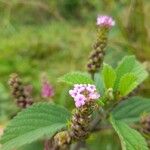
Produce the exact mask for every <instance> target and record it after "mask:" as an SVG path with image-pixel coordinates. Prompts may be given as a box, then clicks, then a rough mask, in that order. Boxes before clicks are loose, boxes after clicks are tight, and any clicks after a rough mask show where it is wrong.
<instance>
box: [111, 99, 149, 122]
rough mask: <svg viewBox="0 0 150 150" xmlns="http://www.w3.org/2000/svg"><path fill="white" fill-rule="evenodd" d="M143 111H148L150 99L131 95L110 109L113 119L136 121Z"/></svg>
mask: <svg viewBox="0 0 150 150" xmlns="http://www.w3.org/2000/svg"><path fill="white" fill-rule="evenodd" d="M144 113H150V99H148V98H143V97H133V98H129V99H128V100H126V101H123V102H122V103H120V104H119V105H117V106H116V107H115V108H114V110H113V111H112V115H113V117H114V118H115V120H120V121H125V122H128V123H132V122H137V121H139V120H140V117H141V115H142V114H144Z"/></svg>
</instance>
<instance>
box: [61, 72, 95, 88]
mask: <svg viewBox="0 0 150 150" xmlns="http://www.w3.org/2000/svg"><path fill="white" fill-rule="evenodd" d="M59 81H61V82H65V83H68V84H70V85H73V84H88V83H89V84H93V80H92V79H91V77H90V75H89V74H87V73H83V72H70V73H67V74H65V75H64V76H62V77H60V78H59Z"/></svg>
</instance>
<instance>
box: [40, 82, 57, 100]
mask: <svg viewBox="0 0 150 150" xmlns="http://www.w3.org/2000/svg"><path fill="white" fill-rule="evenodd" d="M41 95H42V97H44V98H51V97H53V96H54V89H53V87H52V86H51V85H50V84H49V83H48V81H45V82H43V84H42V91H41Z"/></svg>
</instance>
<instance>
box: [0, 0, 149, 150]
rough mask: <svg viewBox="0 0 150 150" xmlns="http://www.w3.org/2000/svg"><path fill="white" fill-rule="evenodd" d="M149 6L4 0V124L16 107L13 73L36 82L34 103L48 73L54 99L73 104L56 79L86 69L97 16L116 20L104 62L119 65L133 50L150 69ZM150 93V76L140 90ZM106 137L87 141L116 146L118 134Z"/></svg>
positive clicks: (0, 66) (0, 38) (94, 0)
mask: <svg viewBox="0 0 150 150" xmlns="http://www.w3.org/2000/svg"><path fill="white" fill-rule="evenodd" d="M149 10H150V1H149V0H0V18H1V21H0V125H3V126H4V124H5V123H7V121H8V120H9V119H10V118H11V117H12V116H13V115H15V114H16V112H17V111H18V109H17V108H16V106H15V103H14V102H13V100H12V98H11V96H10V94H9V93H10V92H9V87H8V84H7V82H8V79H9V75H10V74H11V73H14V72H16V73H18V74H19V75H20V76H21V77H22V79H23V81H24V83H25V84H28V83H30V84H32V85H33V92H34V96H35V97H36V98H35V101H38V100H39V98H40V90H41V75H42V73H47V75H48V77H49V81H50V83H51V84H52V85H53V86H54V89H55V96H54V101H55V102H57V103H59V104H62V105H64V106H66V107H67V108H68V109H71V108H72V107H73V105H72V103H71V101H67V100H68V99H69V97H68V94H67V92H68V88H67V87H66V86H65V85H62V84H61V85H60V83H58V82H57V78H58V77H60V76H61V75H63V74H65V73H67V72H69V71H71V70H82V71H86V62H87V59H88V55H89V53H90V51H91V50H92V44H93V42H94V41H95V39H96V17H97V15H98V14H107V15H111V16H112V17H113V18H114V19H115V20H116V26H115V27H114V28H113V29H112V30H111V32H110V34H109V35H110V36H109V42H108V46H107V49H106V58H105V61H106V62H108V63H110V64H112V65H113V66H115V65H116V63H117V62H118V61H119V60H120V59H121V58H122V57H123V56H125V55H128V54H135V55H136V56H137V58H138V59H139V61H141V62H142V63H143V64H144V65H145V67H146V68H147V69H148V70H149V71H150V28H149V27H150V21H149V20H150V13H149ZM149 91H150V79H148V80H147V81H146V82H145V83H144V84H143V85H142V87H141V93H139V94H141V95H143V96H146V97H149V96H150V93H149ZM43 101H44V100H43ZM104 135H107V136H103V134H101V138H99V139H98V138H97V137H96V136H98V135H97V134H96V135H93V136H92V137H91V138H90V139H89V143H90V146H91V149H96V147H99V146H100V143H101V146H102V148H101V149H102V150H111V149H117V147H118V145H117V144H114V143H115V142H116V141H112V139H115V138H114V137H113V138H112V136H114V135H113V134H111V133H110V132H108V133H106V132H105V134H104ZM93 139H97V140H93ZM99 140H101V142H99ZM106 142H107V143H108V144H105V143H106ZM92 145H93V146H95V147H92ZM112 145H113V146H112ZM38 147H39V146H38ZM26 149H30V148H29V147H28V148H26ZM31 149H32V148H31ZM118 149H119V148H118Z"/></svg>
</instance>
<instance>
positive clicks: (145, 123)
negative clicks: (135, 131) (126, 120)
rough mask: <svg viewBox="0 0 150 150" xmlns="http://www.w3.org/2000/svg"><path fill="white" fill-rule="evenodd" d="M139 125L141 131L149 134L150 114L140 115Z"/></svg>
mask: <svg viewBox="0 0 150 150" xmlns="http://www.w3.org/2000/svg"><path fill="white" fill-rule="evenodd" d="M141 125H142V132H143V133H145V134H148V135H150V115H146V116H143V117H142V119H141Z"/></svg>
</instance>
